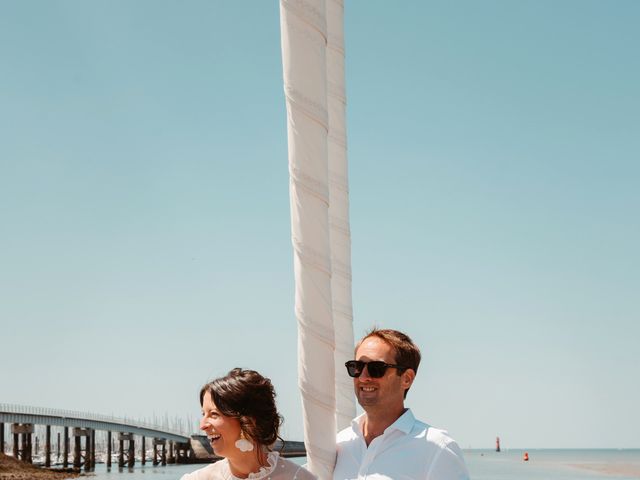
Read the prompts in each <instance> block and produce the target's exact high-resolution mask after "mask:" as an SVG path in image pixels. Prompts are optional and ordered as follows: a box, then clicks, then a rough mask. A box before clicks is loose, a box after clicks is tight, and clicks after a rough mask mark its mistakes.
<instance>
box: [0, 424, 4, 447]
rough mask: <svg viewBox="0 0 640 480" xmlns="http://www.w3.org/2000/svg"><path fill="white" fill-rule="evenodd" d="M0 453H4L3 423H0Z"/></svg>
mask: <svg viewBox="0 0 640 480" xmlns="http://www.w3.org/2000/svg"><path fill="white" fill-rule="evenodd" d="M0 453H4V423H2V422H0Z"/></svg>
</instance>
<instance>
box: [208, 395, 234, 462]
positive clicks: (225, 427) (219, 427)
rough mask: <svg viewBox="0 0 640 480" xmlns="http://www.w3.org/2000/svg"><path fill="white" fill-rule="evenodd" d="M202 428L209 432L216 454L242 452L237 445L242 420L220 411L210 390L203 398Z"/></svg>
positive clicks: (223, 455) (224, 455)
mask: <svg viewBox="0 0 640 480" xmlns="http://www.w3.org/2000/svg"><path fill="white" fill-rule="evenodd" d="M200 430H202V431H203V432H204V433H206V434H207V438H208V439H209V443H210V444H211V446H212V447H213V452H214V453H215V454H216V455H218V456H220V457H228V456H229V455H231V456H233V455H234V454H236V453H239V452H240V450H238V448H237V447H236V445H235V443H236V441H237V440H238V439H239V438H240V432H241V429H240V421H239V420H238V419H237V418H234V417H227V416H225V415H223V414H222V413H220V411H219V410H218V407H216V404H215V403H213V399H212V398H211V393H209V392H206V393H205V394H204V397H203V399H202V419H201V420H200Z"/></svg>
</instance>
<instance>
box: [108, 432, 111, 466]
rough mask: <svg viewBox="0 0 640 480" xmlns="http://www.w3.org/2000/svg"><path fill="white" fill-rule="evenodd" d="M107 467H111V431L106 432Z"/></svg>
mask: <svg viewBox="0 0 640 480" xmlns="http://www.w3.org/2000/svg"><path fill="white" fill-rule="evenodd" d="M107 468H111V431H108V432H107Z"/></svg>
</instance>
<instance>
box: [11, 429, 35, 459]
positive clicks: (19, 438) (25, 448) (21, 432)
mask: <svg viewBox="0 0 640 480" xmlns="http://www.w3.org/2000/svg"><path fill="white" fill-rule="evenodd" d="M11 433H12V434H13V457H14V458H16V459H18V458H19V459H20V460H22V461H23V462H28V463H31V435H32V434H33V425H32V424H30V423H24V424H20V423H14V424H12V425H11Z"/></svg>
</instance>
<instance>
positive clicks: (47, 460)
mask: <svg viewBox="0 0 640 480" xmlns="http://www.w3.org/2000/svg"><path fill="white" fill-rule="evenodd" d="M45 428H46V430H45V435H44V466H45V467H50V466H51V425H47V426H46V427H45Z"/></svg>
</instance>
